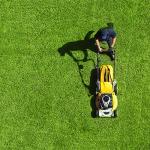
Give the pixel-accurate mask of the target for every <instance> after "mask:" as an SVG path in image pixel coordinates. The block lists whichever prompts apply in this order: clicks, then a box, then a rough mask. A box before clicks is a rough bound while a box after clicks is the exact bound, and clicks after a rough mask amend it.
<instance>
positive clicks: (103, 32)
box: [95, 28, 116, 41]
mask: <svg viewBox="0 0 150 150" xmlns="http://www.w3.org/2000/svg"><path fill="white" fill-rule="evenodd" d="M115 37H116V32H115V31H114V30H113V28H103V29H100V30H99V31H98V32H97V33H96V34H95V38H96V39H98V40H100V41H108V40H109V39H110V38H115Z"/></svg>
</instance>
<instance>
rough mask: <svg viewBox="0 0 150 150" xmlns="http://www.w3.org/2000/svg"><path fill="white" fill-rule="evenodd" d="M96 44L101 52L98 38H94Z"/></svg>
mask: <svg viewBox="0 0 150 150" xmlns="http://www.w3.org/2000/svg"><path fill="white" fill-rule="evenodd" d="M96 45H97V48H98V50H99V52H102V49H101V47H100V42H99V40H98V39H96Z"/></svg>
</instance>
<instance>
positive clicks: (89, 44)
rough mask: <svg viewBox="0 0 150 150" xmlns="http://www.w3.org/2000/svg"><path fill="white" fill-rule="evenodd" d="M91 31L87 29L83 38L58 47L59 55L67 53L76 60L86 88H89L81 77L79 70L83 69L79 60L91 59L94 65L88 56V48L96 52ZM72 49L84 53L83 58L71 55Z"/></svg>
mask: <svg viewBox="0 0 150 150" xmlns="http://www.w3.org/2000/svg"><path fill="white" fill-rule="evenodd" d="M93 32H94V31H89V32H88V33H87V34H86V36H85V37H84V40H79V41H74V42H68V43H66V44H64V45H63V46H62V47H60V48H59V49H58V52H59V54H60V56H65V54H67V55H69V56H70V57H71V58H72V59H73V61H74V62H76V64H77V66H78V71H79V74H80V77H81V81H82V84H83V85H84V86H85V88H87V89H89V85H87V84H86V83H85V81H84V79H83V74H82V72H81V70H82V69H83V65H81V62H87V61H92V63H93V66H95V61H94V60H93V59H89V58H88V50H91V51H94V52H96V46H95V39H94V38H91V35H92V33H93ZM74 51H80V52H82V53H83V54H84V56H83V59H77V58H76V57H75V56H74V55H73V52H74Z"/></svg>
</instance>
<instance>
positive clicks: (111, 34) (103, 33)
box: [95, 23, 116, 60]
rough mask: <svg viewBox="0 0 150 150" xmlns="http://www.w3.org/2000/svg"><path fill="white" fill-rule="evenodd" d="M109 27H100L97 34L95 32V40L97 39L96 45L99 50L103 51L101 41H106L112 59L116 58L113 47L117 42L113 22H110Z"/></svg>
mask: <svg viewBox="0 0 150 150" xmlns="http://www.w3.org/2000/svg"><path fill="white" fill-rule="evenodd" d="M107 25H108V27H106V28H102V29H100V30H99V31H98V32H97V33H96V34H95V40H96V45H97V48H98V51H99V52H100V53H101V52H102V48H101V43H102V42H103V41H106V42H107V44H108V46H109V50H108V52H109V54H110V57H111V59H112V60H114V52H113V50H112V49H113V47H114V45H115V43H116V32H115V31H114V29H113V23H108V24H107Z"/></svg>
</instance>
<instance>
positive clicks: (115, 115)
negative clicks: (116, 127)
mask: <svg viewBox="0 0 150 150" xmlns="http://www.w3.org/2000/svg"><path fill="white" fill-rule="evenodd" d="M116 117H118V112H117V110H114V118H116Z"/></svg>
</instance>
